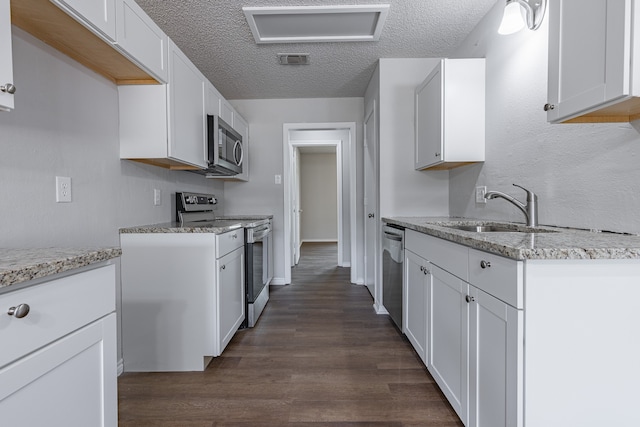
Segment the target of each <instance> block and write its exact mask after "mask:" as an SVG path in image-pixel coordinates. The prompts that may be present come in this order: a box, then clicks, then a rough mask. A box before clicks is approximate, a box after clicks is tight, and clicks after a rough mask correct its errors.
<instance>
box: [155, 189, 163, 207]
mask: <svg viewBox="0 0 640 427" xmlns="http://www.w3.org/2000/svg"><path fill="white" fill-rule="evenodd" d="M161 204H162V190H159V189H157V188H155V189H154V190H153V206H160V205H161Z"/></svg>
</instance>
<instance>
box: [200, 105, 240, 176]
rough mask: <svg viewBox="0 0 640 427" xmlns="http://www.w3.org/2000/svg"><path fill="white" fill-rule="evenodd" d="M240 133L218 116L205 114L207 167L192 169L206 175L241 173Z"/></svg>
mask: <svg viewBox="0 0 640 427" xmlns="http://www.w3.org/2000/svg"><path fill="white" fill-rule="evenodd" d="M242 148H243V147H242V135H240V134H239V133H238V132H236V131H235V130H234V129H233V128H232V127H231V126H230V125H229V124H228V123H227V122H225V121H224V120H222V119H221V118H220V117H219V116H212V115H207V169H204V170H201V171H194V172H197V173H200V174H203V175H205V176H206V177H210V178H213V177H216V176H233V175H237V174H240V173H242V159H243V150H242Z"/></svg>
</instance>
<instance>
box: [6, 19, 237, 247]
mask: <svg viewBox="0 0 640 427" xmlns="http://www.w3.org/2000/svg"><path fill="white" fill-rule="evenodd" d="M13 33H14V36H13V59H14V76H15V85H16V87H17V89H18V90H17V92H16V95H15V105H16V108H15V110H14V111H12V112H9V113H0V150H1V152H2V155H0V200H2V203H0V219H1V221H0V236H1V240H0V242H1V244H2V246H3V247H5V248H11V247H15V248H19V247H20V248H27V247H53V246H59V247H83V246H87V247H92V246H93V247H104V246H119V244H120V242H119V234H118V229H119V228H120V227H125V226H133V225H142V224H153V223H159V222H166V221H170V220H171V219H172V217H173V211H174V209H175V202H174V200H173V198H174V195H175V192H176V190H178V191H179V190H188V191H203V192H211V193H215V194H217V195H219V196H220V197H221V198H223V196H224V194H223V189H224V187H223V184H222V182H214V181H211V180H206V179H204V178H203V177H202V176H199V175H196V174H192V173H189V172H175V171H168V170H165V169H162V168H158V167H155V166H148V165H143V164H141V163H136V162H131V161H128V160H120V158H119V140H118V91H117V88H116V86H115V85H114V84H113V83H111V82H110V81H108V80H106V79H104V78H103V77H101V76H99V75H98V74H96V73H94V72H93V71H90V70H88V69H86V68H84V67H83V66H81V65H80V64H78V63H77V62H75V61H73V60H71V59H70V58H68V57H66V56H64V55H62V54H61V53H59V52H58V51H56V50H54V49H52V48H50V47H48V46H46V45H44V44H43V43H41V42H40V41H38V40H36V39H35V38H33V37H32V36H30V35H28V34H26V33H25V32H23V31H21V30H20V29H18V28H16V27H13ZM56 176H68V177H71V180H72V181H71V182H72V197H73V201H72V203H56V201H55V177H56ZM155 188H157V189H160V190H162V204H161V205H160V206H154V205H153V189H155Z"/></svg>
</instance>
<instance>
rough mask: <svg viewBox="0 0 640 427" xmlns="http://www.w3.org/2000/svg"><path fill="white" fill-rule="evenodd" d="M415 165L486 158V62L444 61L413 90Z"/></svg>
mask: <svg viewBox="0 0 640 427" xmlns="http://www.w3.org/2000/svg"><path fill="white" fill-rule="evenodd" d="M415 128H416V139H415V168H416V169H417V170H420V169H427V168H432V169H451V168H454V167H457V166H462V165H465V164H467V163H473V162H482V161H484V141H485V135H484V133H485V131H484V129H485V60H484V59H483V58H473V59H443V60H441V61H440V63H439V64H438V65H437V66H436V67H435V68H434V69H433V71H431V73H430V74H429V75H428V76H427V78H426V79H425V80H424V81H423V82H422V84H420V85H419V86H418V87H417V88H416V91H415Z"/></svg>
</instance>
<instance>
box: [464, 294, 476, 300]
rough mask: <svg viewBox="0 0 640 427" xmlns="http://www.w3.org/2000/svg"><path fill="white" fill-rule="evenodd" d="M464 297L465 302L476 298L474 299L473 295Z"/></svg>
mask: <svg viewBox="0 0 640 427" xmlns="http://www.w3.org/2000/svg"><path fill="white" fill-rule="evenodd" d="M464 299H465V300H466V301H467V302H473V301H475V300H476V299H475V298H474V297H472V296H471V295H467V296H466V297H464Z"/></svg>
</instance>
